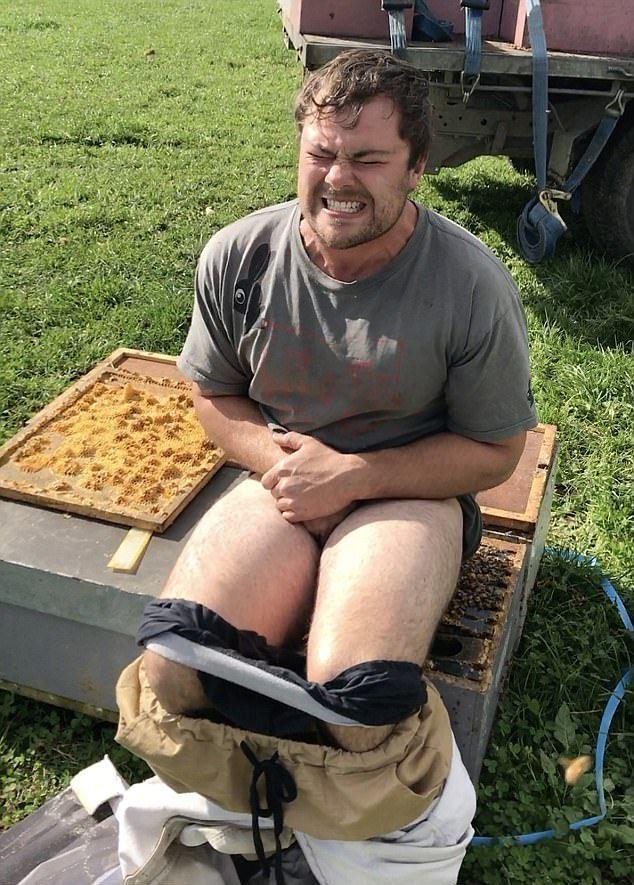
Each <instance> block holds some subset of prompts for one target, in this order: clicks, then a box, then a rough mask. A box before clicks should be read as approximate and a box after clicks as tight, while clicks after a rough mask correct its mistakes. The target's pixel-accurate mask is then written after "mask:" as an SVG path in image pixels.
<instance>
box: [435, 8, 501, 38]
mask: <svg viewBox="0 0 634 885" xmlns="http://www.w3.org/2000/svg"><path fill="white" fill-rule="evenodd" d="M502 2H503V0H491V8H490V9H487V10H486V12H483V14H482V36H483V37H484V38H489V39H493V40H497V38H498V34H499V33H500V17H501V15H502ZM427 6H428V7H429V9H430V10H431V12H433V13H434V15H435V16H436V18H440V19H443V20H444V21H446V22H451V24H452V25H453V26H454V31H453V32H454V34H455V35H456V36H462V35H463V34H464V32H465V14H464V9H461V8H460V2H459V0H427Z"/></svg>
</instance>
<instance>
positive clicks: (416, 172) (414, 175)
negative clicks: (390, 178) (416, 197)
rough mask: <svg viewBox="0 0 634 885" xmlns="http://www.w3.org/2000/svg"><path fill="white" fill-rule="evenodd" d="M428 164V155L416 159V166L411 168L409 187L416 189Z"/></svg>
mask: <svg viewBox="0 0 634 885" xmlns="http://www.w3.org/2000/svg"><path fill="white" fill-rule="evenodd" d="M426 165H427V157H421V158H420V159H418V160H417V161H416V163H415V164H414V166H413V167H412V168H411V169H410V170H409V188H410V190H412V191H413V190H414V189H415V188H416V186H417V184H418V182H419V181H420V177H421V175H422V174H423V172H424V171H425V166H426Z"/></svg>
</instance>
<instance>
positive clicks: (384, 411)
mask: <svg viewBox="0 0 634 885" xmlns="http://www.w3.org/2000/svg"><path fill="white" fill-rule="evenodd" d="M417 209H418V222H417V225H416V228H415V230H414V233H413V234H412V236H411V237H410V239H409V241H408V242H407V244H406V245H405V247H404V248H403V249H402V250H401V252H400V253H399V254H398V255H397V257H396V258H395V259H393V260H392V261H390V262H389V263H388V264H387V265H385V266H384V267H382V268H381V269H380V270H379V271H378V272H377V273H375V274H372V275H371V276H369V277H366V278H364V279H362V280H359V281H358V282H354V283H343V282H340V281H338V280H333V279H332V278H331V277H329V276H327V274H325V273H323V272H322V271H321V270H320V269H319V268H318V267H316V266H315V265H314V264H313V263H312V261H311V260H310V259H309V258H308V256H307V254H306V251H305V249H304V246H303V243H302V240H301V237H300V234H299V220H300V213H299V207H298V205H297V201H292V202H289V203H283V204H281V205H278V206H271V207H269V208H267V209H262V210H260V211H258V212H254V213H253V214H251V215H249V216H247V217H246V218H243V219H241V220H240V221H237V222H235V223H234V224H231V225H229V226H228V227H226V228H224V229H223V230H221V231H219V232H218V233H217V234H215V235H214V236H213V237H212V239H211V240H210V241H209V243H208V244H207V246H206V247H205V249H204V251H203V253H202V255H201V257H200V261H199V263H198V269H197V273H196V300H195V306H194V315H193V319H192V325H191V328H190V331H189V334H188V336H187V341H186V342H185V346H184V348H183V352H182V354H181V356H180V358H179V361H178V366H179V369H180V370H181V372H182V373H183V374H184V375H185V376H187V377H188V378H190V379H192V380H193V381H196V382H197V383H198V384H199V385H200V387H201V388H202V389H203V390H204V391H205V392H208V393H209V394H211V395H216V396H221V395H247V396H249V397H250V398H251V399H252V400H254V401H255V402H257V403H259V405H260V407H261V409H262V412H263V414H264V416H265V417H266V419H267V420H272V421H275V422H276V423H278V424H281V425H283V426H284V427H287V428H288V429H291V430H296V431H299V432H301V433H307V434H311V435H313V436H316V437H318V438H319V439H321V440H322V441H323V442H324V443H326V444H327V445H330V446H332V447H334V448H335V449H337V450H339V451H342V452H352V451H357V452H358V451H362V450H364V449H373V448H374V449H376V448H382V447H388V446H390V447H391V446H398V445H403V444H405V443H407V442H411V441H412V440H414V439H418V438H419V437H422V436H426V435H428V434H432V433H439V432H442V431H446V430H448V431H452V432H454V433H458V434H461V435H462V436H466V437H470V438H471V439H475V440H480V441H483V442H487V441H488V442H494V441H496V440H499V439H504V438H505V437H509V436H513V435H514V434H516V433H519V432H520V431H522V430H526V429H528V428H530V427H533V426H534V425H535V424H536V420H537V419H536V414H535V408H534V404H533V397H532V394H531V390H530V370H529V360H528V344H527V337H526V325H525V321H524V316H523V312H522V307H521V304H520V300H519V296H518V293H517V289H516V287H515V285H514V283H513V280H512V279H511V277H510V275H509V273H508V272H507V270H506V269H505V268H504V266H503V265H502V264H501V263H500V262H499V261H498V260H497V259H496V258H495V257H494V256H493V255H492V253H491V252H489V250H488V249H487V248H486V247H485V246H484V245H483V244H482V243H481V242H480V240H478V239H477V238H476V237H474V236H472V235H471V234H469V233H468V232H467V231H465V230H464V229H463V228H461V227H460V226H459V225H457V224H454V223H453V222H451V221H449V220H448V219H446V218H444V217H443V216H441V215H438V214H437V213H435V212H432V211H431V210H429V209H427V208H425V207H424V206H421V205H417Z"/></svg>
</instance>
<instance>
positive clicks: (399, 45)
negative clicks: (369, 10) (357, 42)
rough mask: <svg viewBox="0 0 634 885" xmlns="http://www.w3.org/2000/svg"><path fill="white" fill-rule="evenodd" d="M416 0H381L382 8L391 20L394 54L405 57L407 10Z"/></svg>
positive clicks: (391, 40) (391, 43) (391, 44)
mask: <svg viewBox="0 0 634 885" xmlns="http://www.w3.org/2000/svg"><path fill="white" fill-rule="evenodd" d="M413 5H414V0H381V9H382V10H383V12H387V15H388V19H389V22H390V46H391V48H392V55H395V56H397V58H405V55H406V50H407V30H406V28H405V12H406V11H407V10H408V9H411V8H412V6H413Z"/></svg>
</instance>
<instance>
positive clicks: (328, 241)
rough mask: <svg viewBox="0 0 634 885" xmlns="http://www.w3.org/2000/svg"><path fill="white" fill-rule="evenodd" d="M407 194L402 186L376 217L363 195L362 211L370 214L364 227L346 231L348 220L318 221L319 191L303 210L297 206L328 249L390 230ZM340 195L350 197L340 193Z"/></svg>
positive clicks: (354, 243) (350, 245) (349, 246)
mask: <svg viewBox="0 0 634 885" xmlns="http://www.w3.org/2000/svg"><path fill="white" fill-rule="evenodd" d="M408 197H409V190H406V189H403V190H402V192H401V193H400V194H399V195H398V198H397V199H395V200H394V201H393V202H391V203H390V205H389V207H386V211H384V212H383V213H382V214H381V215H380V216H379V217H377V216H376V214H375V204H374V202H373V201H372V200H371V199H369V198H366V199H364V200H363V202H364V203H365V204H366V206H365V209H364V210H363V211H364V212H367V211H368V209H369V210H370V217H369V218H368V220H367V222H366V223H365V224H364V225H363V227H361V228H357V229H356V230H351V231H346V229H345V228H346V225H347V222H346V221H344V220H341V221H340V222H338V221H337V220H335V219H332V220H331V221H330V222H327V223H325V224H322V223H321V222H320V220H319V215H320V213H321V211H322V210H323V204H322V195H321V194H319V195H316V196H314V197H313V198H312V200H311V201H310V210H309V211H304V209H303V207H302V206H301V205H300V210H301V213H302V216H303V218H304V220H305V221H306V223H307V224H308V226H309V227H310V229H311V230H312V232H313V233H314V234H315V236H316V237H317V239H318V240H319V241H320V242H321V243H323V244H324V245H325V246H327V247H328V248H329V249H342V250H343V249H352V248H353V247H354V246H361V245H362V244H363V243H370V242H372V240H377V239H378V238H379V237H381V236H383V234H386V233H387V232H388V231H390V230H391V229H392V228H393V227H394V225H395V224H396V223H397V221H398V220H399V218H400V217H401V215H402V214H403V210H404V209H405V205H406V204H407V200H408ZM339 199H341V197H340V198H339ZM343 199H353V198H351V197H343ZM338 225H340V229H339V230H337V227H338Z"/></svg>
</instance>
